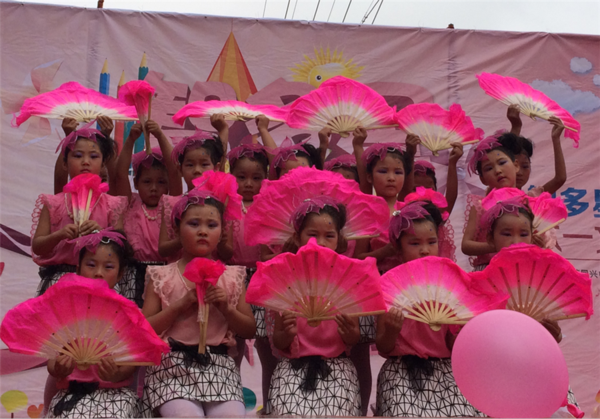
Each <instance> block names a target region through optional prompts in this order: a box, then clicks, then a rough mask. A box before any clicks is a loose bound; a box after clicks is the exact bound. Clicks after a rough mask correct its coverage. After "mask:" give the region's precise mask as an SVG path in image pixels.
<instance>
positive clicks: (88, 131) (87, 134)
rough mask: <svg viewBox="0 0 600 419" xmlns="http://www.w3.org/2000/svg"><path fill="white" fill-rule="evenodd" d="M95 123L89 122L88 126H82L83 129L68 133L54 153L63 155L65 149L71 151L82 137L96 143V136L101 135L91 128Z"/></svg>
mask: <svg viewBox="0 0 600 419" xmlns="http://www.w3.org/2000/svg"><path fill="white" fill-rule="evenodd" d="M95 123H96V121H90V122H89V123H88V124H86V125H84V126H83V127H81V128H79V129H77V130H75V131H73V132H72V133H70V134H69V135H67V136H66V137H65V138H63V139H62V141H61V142H60V143H59V144H58V147H56V151H58V150H60V152H61V154H65V152H66V151H67V149H69V150H72V149H73V147H74V146H75V143H77V139H78V138H79V137H83V138H87V139H88V140H92V141H96V135H99V134H100V135H101V134H102V133H101V132H100V131H98V130H97V129H96V128H92V125H94V124H95Z"/></svg>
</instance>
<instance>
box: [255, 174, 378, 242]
mask: <svg viewBox="0 0 600 419" xmlns="http://www.w3.org/2000/svg"><path fill="white" fill-rule="evenodd" d="M320 196H326V197H329V198H331V199H332V200H333V201H335V202H337V203H340V204H343V205H344V206H345V207H346V225H345V227H344V228H343V229H342V234H343V235H344V237H345V238H346V239H347V240H353V239H359V238H365V237H374V236H376V235H378V234H379V233H380V232H381V230H382V228H383V227H384V226H385V225H387V223H388V222H389V208H388V206H387V204H386V202H385V200H384V199H383V198H381V197H377V196H374V195H366V194H363V193H362V192H361V191H360V189H359V187H358V184H357V183H356V182H355V181H353V180H348V179H345V178H344V177H343V176H342V175H340V174H338V173H334V172H329V171H324V170H317V169H316V168H308V167H298V168H296V169H294V170H292V171H291V172H289V173H287V174H286V175H284V176H283V177H282V178H281V179H279V180H274V181H269V180H264V181H263V184H262V187H261V189H260V193H259V194H258V195H256V196H255V197H254V203H253V204H252V205H251V206H250V208H248V213H247V214H246V219H245V221H244V226H245V227H244V228H245V233H244V237H245V238H246V244H247V245H249V246H256V245H259V244H266V245H271V246H273V245H283V244H285V242H286V241H287V240H288V239H289V238H290V237H292V235H293V234H294V227H293V222H292V215H293V214H294V212H295V211H296V209H297V208H298V207H299V206H300V205H301V204H302V203H303V202H305V201H306V200H310V199H314V198H317V197H320Z"/></svg>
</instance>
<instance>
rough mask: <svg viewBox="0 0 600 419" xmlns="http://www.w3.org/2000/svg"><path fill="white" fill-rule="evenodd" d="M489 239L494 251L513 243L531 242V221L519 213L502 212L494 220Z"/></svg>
mask: <svg viewBox="0 0 600 419" xmlns="http://www.w3.org/2000/svg"><path fill="white" fill-rule="evenodd" d="M491 240H492V243H493V244H494V246H495V247H496V252H499V251H500V249H504V248H505V247H508V246H512V245H513V244H518V243H526V244H531V240H532V236H531V221H529V219H528V218H527V217H526V216H525V215H523V214H521V213H519V214H504V215H503V216H502V217H500V218H498V219H497V220H496V225H495V227H494V232H493V234H492V237H491Z"/></svg>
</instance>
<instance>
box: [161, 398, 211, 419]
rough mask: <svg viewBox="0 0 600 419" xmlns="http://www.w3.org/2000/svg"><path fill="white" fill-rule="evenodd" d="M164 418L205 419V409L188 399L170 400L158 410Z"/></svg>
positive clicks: (198, 403)
mask: <svg viewBox="0 0 600 419" xmlns="http://www.w3.org/2000/svg"><path fill="white" fill-rule="evenodd" d="M158 411H159V412H160V415H161V416H162V417H163V418H203V417H204V409H203V408H202V405H201V404H200V402H196V401H193V400H186V399H175V400H169V401H168V402H166V403H165V404H163V405H162V406H161V407H159V408H158Z"/></svg>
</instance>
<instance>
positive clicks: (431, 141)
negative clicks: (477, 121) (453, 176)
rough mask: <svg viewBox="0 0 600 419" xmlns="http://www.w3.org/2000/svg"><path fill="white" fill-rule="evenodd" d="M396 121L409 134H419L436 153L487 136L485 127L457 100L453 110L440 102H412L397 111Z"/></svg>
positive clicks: (471, 142)
mask: <svg viewBox="0 0 600 419" xmlns="http://www.w3.org/2000/svg"><path fill="white" fill-rule="evenodd" d="M396 122H397V123H398V125H399V126H400V129H402V130H403V131H404V132H406V133H407V134H415V135H418V136H419V138H420V139H421V144H423V145H424V146H425V147H427V148H428V149H429V150H431V152H432V153H433V155H434V156H437V155H438V152H439V151H440V150H445V149H448V148H452V146H451V145H450V144H451V143H462V144H463V145H466V144H473V143H476V142H479V140H481V139H482V138H483V131H482V130H481V129H480V128H475V127H474V126H473V122H471V118H469V117H468V116H467V115H466V114H465V112H464V111H463V110H462V108H461V107H460V105H458V104H456V103H455V104H453V105H452V106H450V110H449V111H447V110H445V109H444V108H442V107H441V106H440V105H438V104H436V103H416V104H414V105H408V106H407V107H405V108H403V109H401V110H400V111H399V112H398V113H397V114H396Z"/></svg>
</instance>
